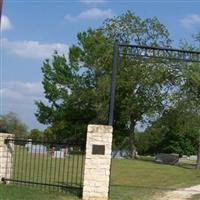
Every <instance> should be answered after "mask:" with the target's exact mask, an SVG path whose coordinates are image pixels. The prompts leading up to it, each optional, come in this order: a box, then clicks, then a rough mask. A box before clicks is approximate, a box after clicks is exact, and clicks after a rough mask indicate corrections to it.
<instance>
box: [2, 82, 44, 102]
mask: <svg viewBox="0 0 200 200" xmlns="http://www.w3.org/2000/svg"><path fill="white" fill-rule="evenodd" d="M2 86H3V87H2V89H1V90H0V94H1V95H2V97H3V98H6V99H9V100H17V101H20V102H26V103H33V102H34V100H36V99H38V98H40V97H41V98H42V96H43V91H44V90H43V86H42V84H41V82H22V81H10V82H5V83H2Z"/></svg>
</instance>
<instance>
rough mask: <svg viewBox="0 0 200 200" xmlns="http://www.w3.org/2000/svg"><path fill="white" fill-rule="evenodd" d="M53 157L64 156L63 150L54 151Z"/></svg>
mask: <svg viewBox="0 0 200 200" xmlns="http://www.w3.org/2000/svg"><path fill="white" fill-rule="evenodd" d="M53 158H64V151H63V150H61V151H54V154H53Z"/></svg>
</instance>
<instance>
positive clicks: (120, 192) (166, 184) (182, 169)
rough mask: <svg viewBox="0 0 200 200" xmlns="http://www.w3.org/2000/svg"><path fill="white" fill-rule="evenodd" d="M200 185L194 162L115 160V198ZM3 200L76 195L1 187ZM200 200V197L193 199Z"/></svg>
mask: <svg viewBox="0 0 200 200" xmlns="http://www.w3.org/2000/svg"><path fill="white" fill-rule="evenodd" d="M197 184H200V170H196V169H195V166H194V164H192V163H181V164H179V165H177V166H170V165H161V164H156V163H154V162H152V161H146V160H113V163H112V181H111V193H110V196H111V199H112V200H149V199H153V197H154V196H155V195H160V194H162V193H163V192H166V191H168V190H174V189H177V188H181V187H188V186H192V185H197ZM0 194H1V196H0V199H3V200H23V199H29V200H32V199H37V200H40V199H41V200H46V199H48V200H54V199H56V200H65V199H68V200H71V199H78V197H76V196H75V195H72V194H70V193H62V192H49V191H48V190H46V191H45V190H43V191H42V190H39V189H37V188H30V187H28V186H26V187H19V186H11V185H10V186H3V185H2V186H0ZM198 199H200V196H199V195H196V196H195V197H194V199H192V200H198Z"/></svg>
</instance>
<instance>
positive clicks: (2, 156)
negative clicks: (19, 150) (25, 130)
mask: <svg viewBox="0 0 200 200" xmlns="http://www.w3.org/2000/svg"><path fill="white" fill-rule="evenodd" d="M13 137H14V136H13V135H12V134H8V133H0V182H1V181H2V178H8V179H9V178H10V177H11V168H12V153H13V151H14V145H13V143H12V142H11V143H8V144H5V139H8V138H13Z"/></svg>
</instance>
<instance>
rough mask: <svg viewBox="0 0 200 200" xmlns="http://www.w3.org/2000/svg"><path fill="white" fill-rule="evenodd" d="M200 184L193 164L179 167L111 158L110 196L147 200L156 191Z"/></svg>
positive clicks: (130, 199)
mask: <svg viewBox="0 0 200 200" xmlns="http://www.w3.org/2000/svg"><path fill="white" fill-rule="evenodd" d="M197 184H200V170H196V169H195V166H194V165H193V164H192V163H186V164H185V163H181V164H179V166H171V165H162V164H156V163H154V162H152V161H144V160H113V165H112V187H111V198H112V199H116V200H118V199H120V200H148V199H150V197H153V196H154V195H157V194H162V193H164V192H166V191H169V190H174V189H177V188H181V187H188V186H192V185H197Z"/></svg>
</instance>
